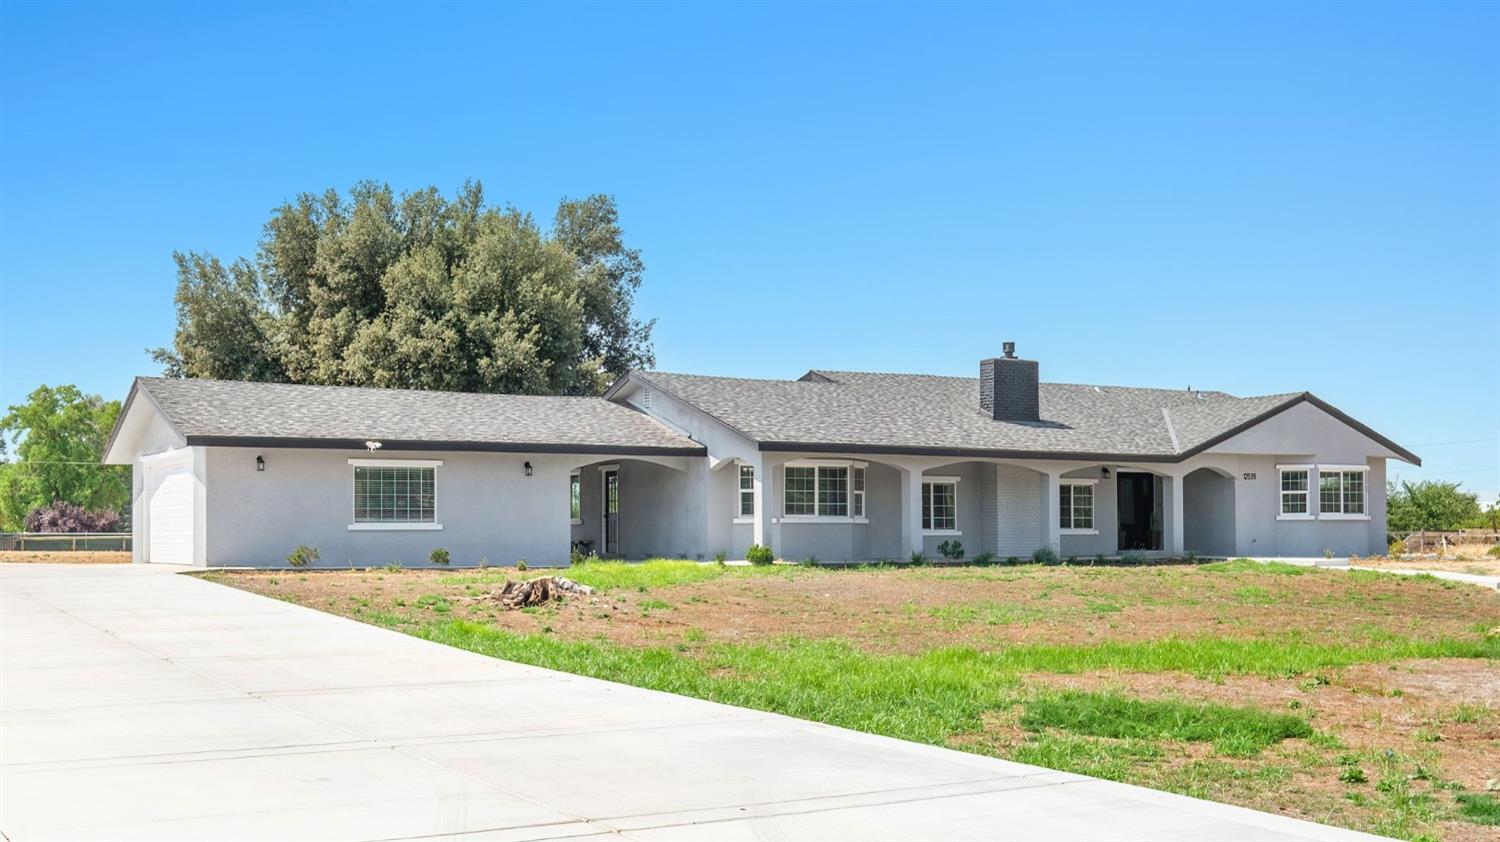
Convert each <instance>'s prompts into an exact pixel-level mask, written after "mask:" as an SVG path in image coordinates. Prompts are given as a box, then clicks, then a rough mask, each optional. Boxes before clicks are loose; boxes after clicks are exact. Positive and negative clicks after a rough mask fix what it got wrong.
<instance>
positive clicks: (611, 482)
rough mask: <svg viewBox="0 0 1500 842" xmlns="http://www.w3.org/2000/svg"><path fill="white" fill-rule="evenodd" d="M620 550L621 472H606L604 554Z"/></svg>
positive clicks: (615, 553) (615, 552)
mask: <svg viewBox="0 0 1500 842" xmlns="http://www.w3.org/2000/svg"><path fill="white" fill-rule="evenodd" d="M619 552H620V472H619V471H605V472H604V554H605V555H618V554H619Z"/></svg>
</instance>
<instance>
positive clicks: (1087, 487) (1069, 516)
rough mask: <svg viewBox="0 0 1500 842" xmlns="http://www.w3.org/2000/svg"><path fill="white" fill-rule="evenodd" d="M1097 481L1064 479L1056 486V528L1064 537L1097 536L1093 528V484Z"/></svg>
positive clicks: (1097, 532) (1096, 530)
mask: <svg viewBox="0 0 1500 842" xmlns="http://www.w3.org/2000/svg"><path fill="white" fill-rule="evenodd" d="M1096 482H1098V480H1091V479H1090V480H1082V479H1065V480H1059V481H1058V484H1057V526H1058V531H1059V532H1061V533H1062V534H1064V535H1098V534H1099V530H1098V529H1097V528H1095V526H1094V484H1095V483H1096Z"/></svg>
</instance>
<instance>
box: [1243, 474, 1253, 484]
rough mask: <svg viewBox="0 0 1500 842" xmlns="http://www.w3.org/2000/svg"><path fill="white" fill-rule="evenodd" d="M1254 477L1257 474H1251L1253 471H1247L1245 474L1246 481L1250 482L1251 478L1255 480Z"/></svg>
mask: <svg viewBox="0 0 1500 842" xmlns="http://www.w3.org/2000/svg"><path fill="white" fill-rule="evenodd" d="M1253 479H1255V474H1251V473H1246V474H1245V481H1246V482H1248V481H1250V480H1253Z"/></svg>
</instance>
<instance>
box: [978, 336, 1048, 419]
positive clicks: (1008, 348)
mask: <svg viewBox="0 0 1500 842" xmlns="http://www.w3.org/2000/svg"><path fill="white" fill-rule="evenodd" d="M1001 347H1002V348H1004V349H1005V356H1003V357H991V358H990V359H987V360H980V361H979V406H980V407H981V408H982V409H983V410H984V411H985V412H988V413H989V414H990V417H991V418H993V419H995V420H996V421H1040V420H1041V407H1040V400H1039V398H1038V395H1037V392H1038V387H1037V382H1038V380H1037V364H1036V360H1023V359H1018V358H1017V357H1016V343H1014V342H1006V343H1005V344H1004V345H1002V346H1001Z"/></svg>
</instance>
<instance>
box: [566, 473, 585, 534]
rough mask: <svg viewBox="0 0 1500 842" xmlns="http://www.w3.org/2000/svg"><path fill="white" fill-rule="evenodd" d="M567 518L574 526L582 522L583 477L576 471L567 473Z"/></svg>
mask: <svg viewBox="0 0 1500 842" xmlns="http://www.w3.org/2000/svg"><path fill="white" fill-rule="evenodd" d="M568 518H569V519H570V520H572V521H573V525H574V526H577V525H578V524H580V523H583V477H582V476H580V475H579V473H578V471H574V472H573V473H571V474H569V475H568Z"/></svg>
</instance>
